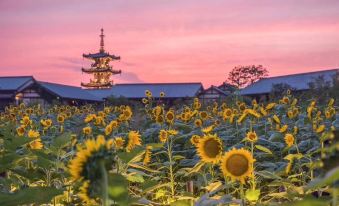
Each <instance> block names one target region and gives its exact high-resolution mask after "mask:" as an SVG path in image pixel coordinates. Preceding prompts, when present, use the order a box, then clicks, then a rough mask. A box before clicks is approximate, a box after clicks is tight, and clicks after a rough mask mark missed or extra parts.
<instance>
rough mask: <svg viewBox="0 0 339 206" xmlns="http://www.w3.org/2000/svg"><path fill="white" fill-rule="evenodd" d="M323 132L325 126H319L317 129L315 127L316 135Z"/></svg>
mask: <svg viewBox="0 0 339 206" xmlns="http://www.w3.org/2000/svg"><path fill="white" fill-rule="evenodd" d="M324 130H325V125H323V124H322V125H320V126H319V127H317V129H316V130H315V132H316V133H322V132H323V131H324Z"/></svg>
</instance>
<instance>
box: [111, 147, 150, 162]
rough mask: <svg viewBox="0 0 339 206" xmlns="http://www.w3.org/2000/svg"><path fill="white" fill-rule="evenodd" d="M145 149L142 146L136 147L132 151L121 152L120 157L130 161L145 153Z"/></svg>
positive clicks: (124, 160)
mask: <svg viewBox="0 0 339 206" xmlns="http://www.w3.org/2000/svg"><path fill="white" fill-rule="evenodd" d="M143 152H144V150H143V149H142V148H141V147H138V148H135V149H134V150H132V151H131V152H119V153H118V154H117V155H118V157H119V158H120V159H121V160H122V161H123V162H124V163H126V164H127V163H129V162H130V161H131V160H132V159H134V158H135V157H136V156H137V155H140V154H141V153H143Z"/></svg>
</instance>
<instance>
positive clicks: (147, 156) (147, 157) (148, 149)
mask: <svg viewBox="0 0 339 206" xmlns="http://www.w3.org/2000/svg"><path fill="white" fill-rule="evenodd" d="M151 150H152V146H147V147H146V151H145V156H144V160H143V161H142V163H143V165H147V164H148V163H150V162H151V155H152V151H151Z"/></svg>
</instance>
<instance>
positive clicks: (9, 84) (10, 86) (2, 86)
mask: <svg viewBox="0 0 339 206" xmlns="http://www.w3.org/2000/svg"><path fill="white" fill-rule="evenodd" d="M33 83H34V78H33V77H32V76H9V77H0V90H15V91H20V89H21V88H25V87H26V86H28V85H30V84H33Z"/></svg>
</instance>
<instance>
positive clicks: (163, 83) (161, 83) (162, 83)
mask: <svg viewBox="0 0 339 206" xmlns="http://www.w3.org/2000/svg"><path fill="white" fill-rule="evenodd" d="M165 84H167V85H168V84H173V85H175V84H201V85H202V83H201V82H169V83H165V82H159V83H122V84H115V86H118V85H119V86H120V85H165ZM113 87H114V85H113Z"/></svg>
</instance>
